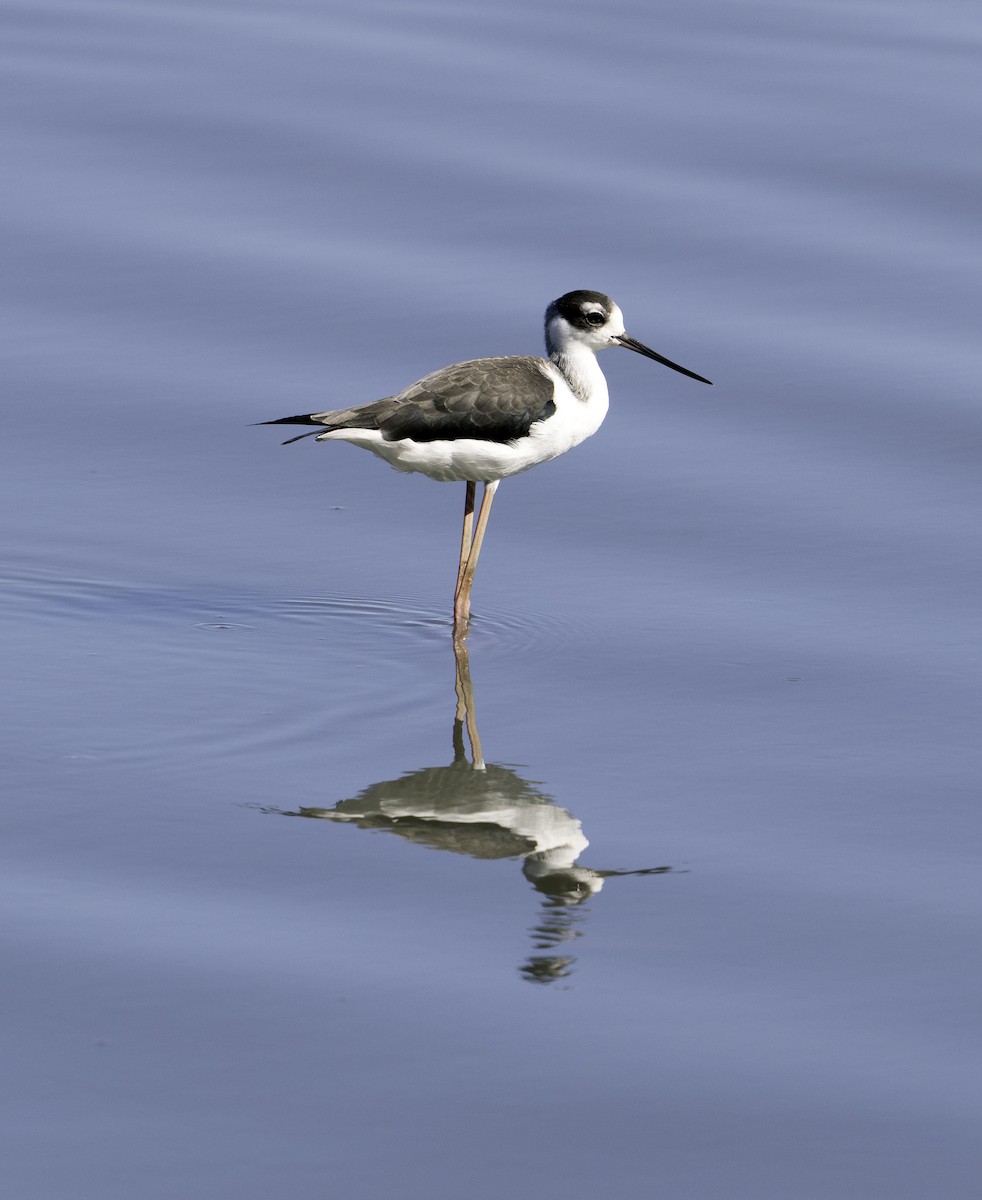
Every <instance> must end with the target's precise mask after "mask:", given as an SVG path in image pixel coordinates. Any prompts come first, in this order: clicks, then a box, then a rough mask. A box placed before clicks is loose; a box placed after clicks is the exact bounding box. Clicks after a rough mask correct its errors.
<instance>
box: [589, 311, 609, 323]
mask: <svg viewBox="0 0 982 1200" xmlns="http://www.w3.org/2000/svg"><path fill="white" fill-rule="evenodd" d="M585 315H586V319H587V323H588V324H590V325H594V326H597V325H602V324H603V323H604V321H605V320H606V318H605V317H604V315H603V313H600V312H588V313H586V314H585Z"/></svg>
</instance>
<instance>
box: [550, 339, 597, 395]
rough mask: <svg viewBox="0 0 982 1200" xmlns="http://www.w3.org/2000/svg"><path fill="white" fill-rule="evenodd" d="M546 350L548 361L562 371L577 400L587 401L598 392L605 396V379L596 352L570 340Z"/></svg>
mask: <svg viewBox="0 0 982 1200" xmlns="http://www.w3.org/2000/svg"><path fill="white" fill-rule="evenodd" d="M548 350H549V360H550V362H552V363H554V364H555V365H556V366H557V367H558V368H559V370H560V371H561V372H562V374H563V378H564V379H565V380H566V382H567V383H568V384H569V390H570V391H571V392H572V393H573V395H574V396H575V397H576V398H577V400H583V401H584V402H589V401H590V400H592V399H593V398H594V397H595V396H597V395H598V394H603V395H604V396H606V393H607V381H606V380H605V379H604V376H603V372H602V371H601V370H600V364H599V363H598V362H597V356H596V354H595V353H594V352H593V351H592V350H591V349H590V348H589V347H588V346H582V345H578V344H577V343H576V342H572V343H568V344H567V345H565V346H563V347H561V348H559V347H555V346H549V347H548Z"/></svg>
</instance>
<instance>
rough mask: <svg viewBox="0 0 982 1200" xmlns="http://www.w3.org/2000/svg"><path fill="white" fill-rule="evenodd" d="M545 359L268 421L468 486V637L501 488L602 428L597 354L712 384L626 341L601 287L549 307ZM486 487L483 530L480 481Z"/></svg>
mask: <svg viewBox="0 0 982 1200" xmlns="http://www.w3.org/2000/svg"><path fill="white" fill-rule="evenodd" d="M545 323H546V350H547V352H548V354H549V357H548V358H537V357H535V356H533V355H521V356H515V357H510V358H477V359H473V360H472V361H470V362H460V363H454V364H453V365H452V366H449V367H443V368H442V370H439V371H434V372H433V374H432V375H427V376H426V377H425V378H424V379H421V380H420V381H419V382H418V383H414V384H412V385H411V386H410V387H408V388H406V389H405V390H404V391H402V392H398V393H397V394H396V395H394V396H387V397H386V398H385V399H384V400H375V401H373V402H372V403H370V404H361V405H359V406H358V407H357V408H340V409H333V410H331V411H330V412H319V413H304V414H301V415H300V416H296V417H281V418H280V419H279V420H276V421H262V422H260V424H263V425H291V424H297V425H319V426H325V429H324V431H323V432H320V433H302V434H300V435H299V437H295V438H290V439H289V440H288V441H287V442H284V443H283V444H284V445H289V444H290V442H296V441H300V439H301V438H304V437H316V438H317V441H319V442H324V441H332V442H334V441H338V442H351V443H352V444H354V445H355V446H362V447H363V448H364V449H365V450H371V452H372V453H373V454H377V455H378V456H379V458H384V459H385V461H386V462H387V463H389V464H390V465H391V466H393V467H395V468H396V470H398V471H419V472H420V473H421V474H423V475H428V476H429V477H430V479H436V480H439V481H441V482H454V481H455V482H462V483H466V484H467V494H466V500H465V503H464V527H463V533H462V535H461V541H460V561H459V564H458V568H457V587H456V591H455V593H454V631H455V633H456V634H457V635H458V636H462V635H463V634H464V633H465V632H466V630H467V622H468V619H469V616H470V595H471V587H472V585H473V582H474V571H475V569H476V567H477V559H478V555H479V554H480V553H481V543H482V541H483V540H484V532H485V529H486V528H487V523H488V516H489V514H490V512H491V501H492V499H493V498H494V493H495V491H496V489H497V487H498V484H499V483H500V481H501V480H502V479H505V478H507V477H508V476H509V475H517V474H518V473H519V472H520V471H527V470H528V469H529V468H530V467H534V466H537V465H538V464H539V463H542V462H548V461H549V459H551V458H556V457H558V455H560V454H565V452H566V451H567V450H571V449H572V448H573V447H574V446H577V445H579V443H580V442H582V441H584V440H585V439H586V438H588V437H590V436H591V434H594V433H596V432H597V430H598V429H599V428H600V425H601V422H602V421H603V419H604V417H605V416H606V415H607V405H608V397H607V381H606V380H605V379H604V377H603V372H602V371H601V370H600V366H599V364H598V363H597V359H596V355H597V351H598V350H606V349H608V348H609V347H611V346H624V347H626V348H627V349H628V350H634V351H636V352H637V353H638V354H643V355H644V356H645V357H646V358H653V359H654V360H655V362H660V363H662V364H663V365H664V366H666V367H671V368H672V370H673V371H680V372H681V373H682V374H683V375H688V376H689V378H690V379H698V380H699V381H700V383H709V382H710V381H709V380H708V379H704V378H703V377H702V376H701V375H697V374H696V373H695V372H694V371H689V370H687V369H686V368H685V367H680V366H679V365H678V363H674V362H671V361H670V360H669V359H667V358H663V357H662V356H661V355H660V354H656V353H655V351H654V350H650V349H649V348H648V347H647V346H644V345H642V344H641V342H638V341H635V339H634V338H632V337H628V335H627V332H626V331H625V329H624V318H623V316H622V315H621V310H620V309H619V308H618V307H617V305H616V304H615V303H614V302H613V300H611V299H610V297H609V296H605V295H603V293H602V292H588V291H576V292H567V293H566V295H565V296H560V298H559V299H558V300H554V301H553V302H552V304H550V305H549V307H548V308H547V309H546V321H545ZM477 483H483V484H484V492H483V495H482V497H481V508H480V512H479V513H478V518H477V526H476V528H475V525H474V495H475V485H476V484H477Z"/></svg>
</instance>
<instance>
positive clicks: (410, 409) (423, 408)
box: [263, 355, 556, 442]
mask: <svg viewBox="0 0 982 1200" xmlns="http://www.w3.org/2000/svg"><path fill="white" fill-rule="evenodd" d="M553 392H554V384H553V381H552V380H551V379H550V378H549V376H548V374H547V373H546V363H545V360H543V359H541V358H534V357H532V356H531V355H529V356H523V357H515V358H477V359H472V360H471V361H470V362H461V363H454V364H453V366H450V367H443V368H442V369H441V370H439V371H434V372H433V374H432V375H427V376H426V377H425V378H424V379H421V380H420V381H419V382H418V383H414V384H413V385H412V386H411V387H408V388H406V390H405V391H403V392H400V393H399V394H398V395H396V396H388V397H386V399H384V400H376V401H374V402H373V403H371V404H363V405H360V406H359V407H357V408H341V409H335V410H333V411H330V412H322V413H310V414H307V415H301V416H297V417H283V418H282V419H281V420H280V421H266V422H263V424H268V425H278V424H302V425H318V426H321V427H326V428H327V429H328V430H331V429H378V430H379V431H380V432H381V433H382V436H383V437H384V438H385V440H386V441H388V442H391V441H398V440H399V439H402V438H411V439H412V440H413V441H415V442H435V441H443V440H451V441H452V440H455V439H458V438H477V439H479V440H481V441H488V442H510V441H512V440H513V439H514V438H519V437H524V436H525V435H526V434H527V433H528V431H529V429H530V428H531V426H532V425H533V424H534V423H535V422H536V421H541V420H543V419H545V418H546V417H549V416H551V415H552V414H553V413H554V412H555V411H556V405H555V402H554V400H553ZM320 431H321V430H319V431H318V432H320ZM301 436H305V435H301Z"/></svg>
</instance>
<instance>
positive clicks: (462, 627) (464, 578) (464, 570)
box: [453, 479, 498, 638]
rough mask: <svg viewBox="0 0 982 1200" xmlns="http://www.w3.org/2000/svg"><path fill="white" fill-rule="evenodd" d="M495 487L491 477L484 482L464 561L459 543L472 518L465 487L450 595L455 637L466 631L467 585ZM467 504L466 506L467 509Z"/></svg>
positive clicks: (471, 579) (470, 499)
mask: <svg viewBox="0 0 982 1200" xmlns="http://www.w3.org/2000/svg"><path fill="white" fill-rule="evenodd" d="M467 487H468V489H470V488H472V487H473V484H470V483H469V484H468V485H467ZM497 489H498V480H497V479H492V480H491V482H490V483H486V484H485V485H484V494H483V495H482V496H481V509H480V512H479V513H478V514H477V526H476V528H475V529H474V536H473V538H472V539H471V541H470V547H469V549H468V551H467V559H466V561H465V560H464V549H463V543H464V541H465V540H466V537H467V532H468V525H469V521H470V520H472V519H473V511H474V500H473V492H472V491H470V490H469V491H468V493H467V501H468V503H465V505H464V532H463V536H462V537H461V561H460V566H459V567H458V570H457V591H456V593H455V595H454V605H453V625H454V636H455V637H458V638H461V637H464V636H465V635H466V633H467V624H468V622H469V620H470V615H471V588H472V587H473V586H474V572H475V571H476V570H477V560H478V558H479V557H480V554H481V543H482V542H483V541H484V532H485V530H486V529H487V527H488V517H489V516H490V515H491V501H492V500H493V499H494V493H495V492H496V491H497ZM468 504H469V508H470V511H469V512H468Z"/></svg>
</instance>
